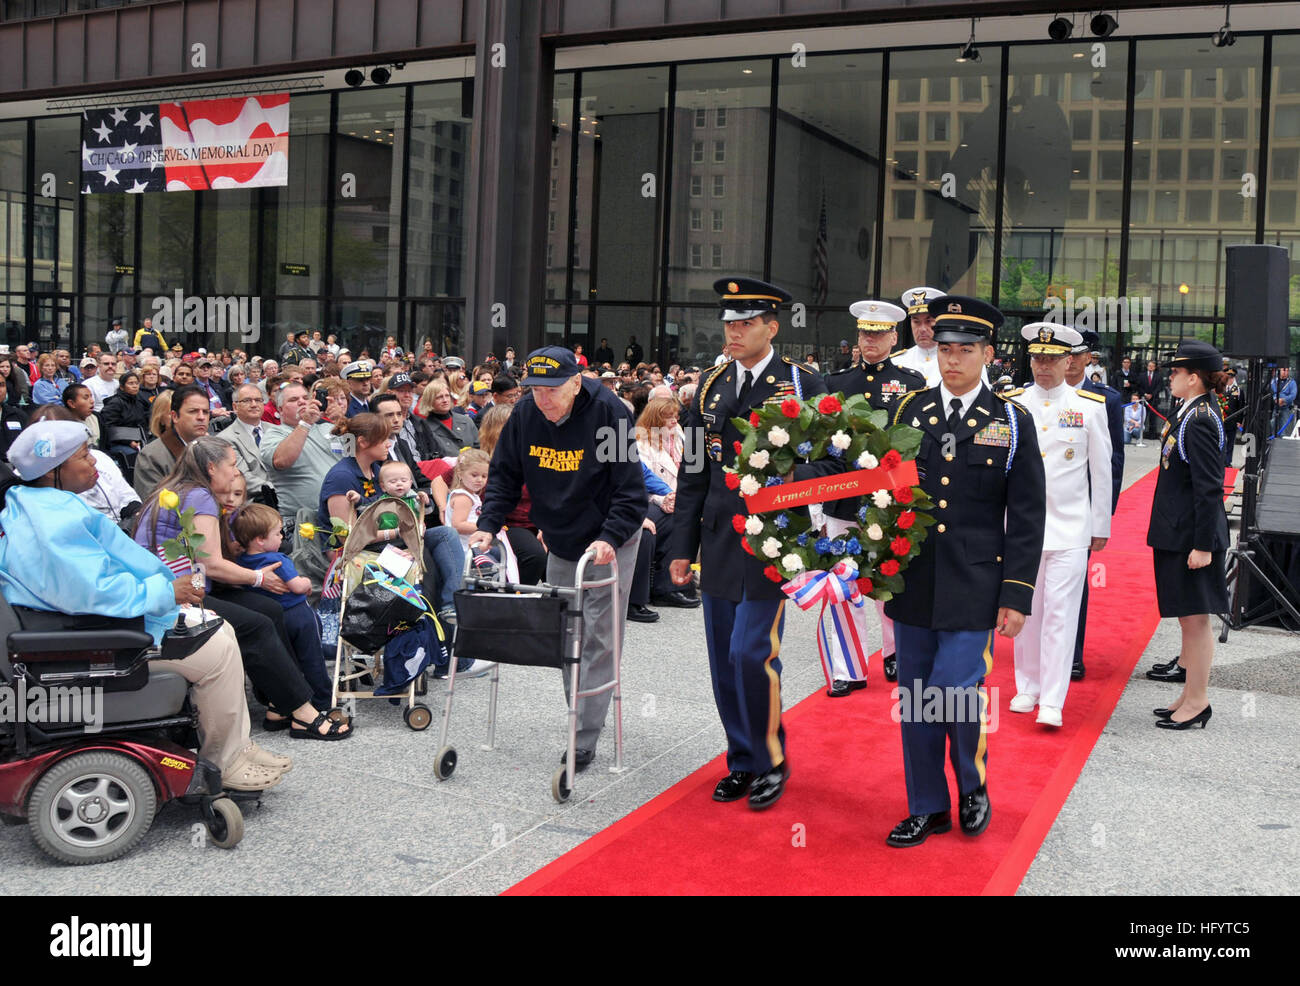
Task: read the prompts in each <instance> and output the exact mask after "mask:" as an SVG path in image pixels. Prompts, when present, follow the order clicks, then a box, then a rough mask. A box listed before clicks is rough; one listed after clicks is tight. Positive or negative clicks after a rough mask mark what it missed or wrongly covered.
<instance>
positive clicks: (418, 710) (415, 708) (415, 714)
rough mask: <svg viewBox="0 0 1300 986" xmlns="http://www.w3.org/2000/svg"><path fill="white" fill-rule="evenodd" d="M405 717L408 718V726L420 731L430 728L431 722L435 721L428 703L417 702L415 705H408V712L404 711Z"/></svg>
mask: <svg viewBox="0 0 1300 986" xmlns="http://www.w3.org/2000/svg"><path fill="white" fill-rule="evenodd" d="M403 718H404V719H406V724H407V725H408V726H410V727H411V728H412V729H414V730H415V731H416V732H417V733H420V732H423V731H424V730H426V729H428V728H429V723H431V722H433V713H432V712H430V711H429V707H428V706H427V705H421V704H420V703H419V702H416V703H415V704H414V705H411V706H408V707H407V709H406V712H404V713H403Z"/></svg>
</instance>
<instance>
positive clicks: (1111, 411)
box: [1079, 379, 1124, 515]
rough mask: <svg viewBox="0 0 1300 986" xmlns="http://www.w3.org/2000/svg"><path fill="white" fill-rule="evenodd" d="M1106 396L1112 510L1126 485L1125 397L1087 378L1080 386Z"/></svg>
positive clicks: (1081, 388) (1111, 510)
mask: <svg viewBox="0 0 1300 986" xmlns="http://www.w3.org/2000/svg"><path fill="white" fill-rule="evenodd" d="M1079 389H1080V390H1087V391H1089V392H1091V393H1094V394H1100V395H1101V396H1102V397H1104V398H1106V425H1107V429H1106V430H1107V431H1109V432H1110V488H1111V489H1110V512H1111V514H1112V515H1113V514H1114V513H1115V508H1116V507H1118V506H1119V491H1120V489H1121V488H1122V487H1123V486H1124V399H1123V398H1122V397H1121V396H1120V393H1119V391H1118V390H1116V389H1114V388H1113V387H1107V386H1106V385H1105V384H1100V383H1093V382H1092V381H1091V380H1087V379H1085V380H1084V381H1083V384H1082V385H1081V386H1080V387H1079Z"/></svg>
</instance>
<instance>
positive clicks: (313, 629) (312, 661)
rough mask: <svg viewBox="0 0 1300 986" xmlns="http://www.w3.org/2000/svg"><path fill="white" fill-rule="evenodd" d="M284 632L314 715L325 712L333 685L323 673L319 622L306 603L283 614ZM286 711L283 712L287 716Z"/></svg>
mask: <svg viewBox="0 0 1300 986" xmlns="http://www.w3.org/2000/svg"><path fill="white" fill-rule="evenodd" d="M284 628H285V630H286V631H288V634H289V642H290V643H291V644H293V651H294V656H295V657H297V659H298V668H299V670H300V671H302V676H303V677H304V678H306V679H307V684H308V685H310V686H311V704H312V705H314V706H315V707H316V711H317V712H328V711H329V707H330V694H331V692H332V691H333V688H334V685H333V682H331V681H330V677H329V675H328V674H326V673H325V655H324V653H323V652H322V650H321V643H320V632H321V631H320V619H319V618H318V617H317V616H316V611H315V610H314V609H312V608H311V607H310V606H308V605H307V602H306V600H303V601H302V602H300V603H297V604H296V605H294V606H288V607H286V608H285V610H284ZM287 711H288V710H286V712H287Z"/></svg>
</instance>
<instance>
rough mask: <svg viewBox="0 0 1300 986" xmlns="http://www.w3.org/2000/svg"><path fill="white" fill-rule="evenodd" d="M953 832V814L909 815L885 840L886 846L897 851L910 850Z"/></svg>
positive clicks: (942, 812)
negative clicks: (935, 837) (934, 837)
mask: <svg viewBox="0 0 1300 986" xmlns="http://www.w3.org/2000/svg"><path fill="white" fill-rule="evenodd" d="M951 831H952V813H951V812H947V811H940V812H936V813H935V814H933V815H908V816H907V817H906V818H904V819H903V820H902V821H901V822H899V823H898V824H897V825H895V826H894V831H892V832H890V833H889V838H887V839H886V840H885V844H886V845H890V846H893V847H894V848H895V849H910V848H911V847H912V846H919V845H920V844H921V843H922V842H924V841H925V840H926V839H928V838H929V837H930V836H932V835H942V834H943V833H944V832H951Z"/></svg>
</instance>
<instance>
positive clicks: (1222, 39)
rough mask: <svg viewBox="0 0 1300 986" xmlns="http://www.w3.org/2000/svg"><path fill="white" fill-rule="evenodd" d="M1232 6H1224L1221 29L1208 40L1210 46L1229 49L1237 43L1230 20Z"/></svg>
mask: <svg viewBox="0 0 1300 986" xmlns="http://www.w3.org/2000/svg"><path fill="white" fill-rule="evenodd" d="M1231 16H1232V4H1230V3H1229V4H1225V5H1224V8H1223V27H1221V28H1219V29H1218V30H1217V31H1215V32H1214V35H1213V36H1212V37H1211V38H1210V44H1212V45H1214V47H1216V48H1231V47H1232V46H1233V45H1235V44H1236V43H1237V35H1236V34H1234V33H1233V30H1232V23H1231V20H1230V18H1231Z"/></svg>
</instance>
